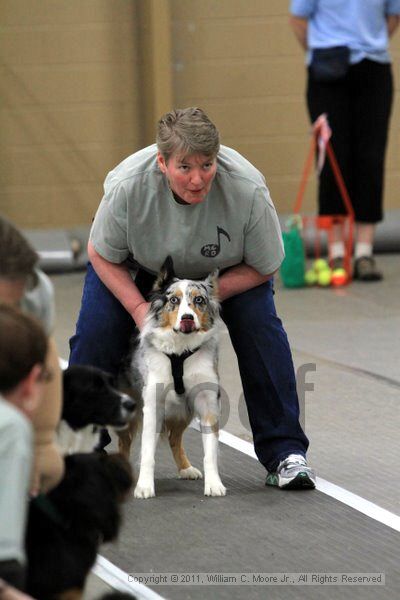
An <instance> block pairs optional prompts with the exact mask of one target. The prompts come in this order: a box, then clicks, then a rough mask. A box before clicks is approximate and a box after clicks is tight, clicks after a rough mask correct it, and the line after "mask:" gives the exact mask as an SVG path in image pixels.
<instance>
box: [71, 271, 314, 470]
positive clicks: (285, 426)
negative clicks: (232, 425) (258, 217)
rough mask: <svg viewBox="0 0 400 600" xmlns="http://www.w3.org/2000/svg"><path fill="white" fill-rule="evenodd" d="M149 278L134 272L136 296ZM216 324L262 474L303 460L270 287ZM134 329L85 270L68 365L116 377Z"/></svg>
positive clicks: (235, 302) (233, 306)
mask: <svg viewBox="0 0 400 600" xmlns="http://www.w3.org/2000/svg"><path fill="white" fill-rule="evenodd" d="M152 282H153V278H152V277H151V276H149V275H148V274H146V273H144V272H140V273H139V275H138V277H137V279H136V284H137V286H138V288H139V289H140V291H141V292H142V294H144V295H145V294H146V293H147V292H148V291H150V289H151V286H152ZM221 314H222V318H223V320H224V322H225V324H226V326H227V328H228V331H229V335H230V338H231V341H232V345H233V348H234V350H235V353H236V356H237V359H238V364H239V370H240V377H241V380H242V385H243V391H244V397H245V400H246V404H247V410H248V413H249V420H250V425H251V428H252V432H253V439H254V447H255V451H256V454H257V457H258V459H259V461H260V462H261V463H262V464H263V465H264V466H265V467H266V469H267V470H268V471H273V470H275V468H276V467H277V465H278V462H279V461H280V460H282V459H283V458H285V457H286V456H287V455H288V454H291V453H295V454H302V455H303V456H304V455H305V453H306V451H307V448H308V439H307V437H306V436H305V434H304V432H303V430H302V428H301V426H300V423H299V403H298V398H297V392H296V379H295V373H294V368H293V362H292V356H291V352H290V347H289V343H288V340H287V336H286V333H285V331H284V329H283V326H282V322H281V320H280V319H279V318H278V316H277V314H276V310H275V304H274V299H273V284H272V282H271V281H268V282H267V283H264V284H262V285H260V286H258V287H256V288H253V289H251V290H248V291H247V292H244V293H242V294H238V295H237V296H233V297H232V298H229V299H228V300H225V302H223V303H222V313H221ZM134 329H135V325H134V322H133V321H132V318H131V316H130V315H129V314H128V313H127V311H126V310H125V309H124V308H123V306H122V305H121V304H120V302H119V301H118V300H117V299H116V298H115V297H114V296H113V294H112V293H111V292H110V291H109V290H108V289H107V288H106V286H105V285H104V284H103V283H102V282H101V281H100V279H99V278H98V276H97V274H96V272H95V271H94V269H93V267H92V266H91V265H90V264H89V265H88V270H87V274H86V279H85V284H84V289H83V296H82V305H81V310H80V314H79V318H78V322H77V325H76V333H75V335H74V336H73V337H72V338H71V339H70V348H71V355H70V360H69V363H70V364H90V365H95V366H97V367H100V368H102V369H104V370H106V371H109V372H111V373H112V374H114V375H115V374H116V373H117V371H118V369H119V367H120V365H121V362H122V360H123V358H124V357H125V356H126V354H127V353H128V351H129V341H130V339H131V337H132V334H133V332H134Z"/></svg>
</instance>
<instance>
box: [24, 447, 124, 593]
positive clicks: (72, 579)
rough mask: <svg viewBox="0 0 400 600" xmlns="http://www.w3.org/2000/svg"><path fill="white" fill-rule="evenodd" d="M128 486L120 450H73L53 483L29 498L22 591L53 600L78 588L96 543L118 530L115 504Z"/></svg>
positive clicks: (118, 511) (117, 503) (118, 503)
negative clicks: (115, 452) (24, 586)
mask: <svg viewBox="0 0 400 600" xmlns="http://www.w3.org/2000/svg"><path fill="white" fill-rule="evenodd" d="M131 485H132V473H131V467H130V465H129V463H128V461H126V460H125V459H124V458H123V457H122V456H121V455H104V454H94V453H93V454H73V455H70V456H67V457H66V458H65V475H64V478H63V479H62V481H61V482H60V483H59V485H58V486H57V487H55V488H54V489H53V490H51V491H50V492H49V493H48V494H46V495H44V496H38V497H37V498H33V499H32V500H31V502H30V506H29V515H28V523H27V531H26V554H27V591H28V593H29V594H30V595H31V596H32V597H34V598H40V600H54V599H55V598H59V597H60V594H61V593H63V592H66V591H67V590H71V589H75V590H76V589H79V590H82V589H83V587H84V583H85V579H86V577H87V575H88V573H89V571H90V569H91V568H92V566H93V565H94V563H95V560H96V555H97V552H98V548H99V545H100V543H101V542H102V541H111V540H113V539H115V538H116V536H117V535H118V530H119V526H120V521H121V513H120V504H121V502H122V501H123V500H124V499H125V497H126V495H127V494H128V491H129V490H130V488H131Z"/></svg>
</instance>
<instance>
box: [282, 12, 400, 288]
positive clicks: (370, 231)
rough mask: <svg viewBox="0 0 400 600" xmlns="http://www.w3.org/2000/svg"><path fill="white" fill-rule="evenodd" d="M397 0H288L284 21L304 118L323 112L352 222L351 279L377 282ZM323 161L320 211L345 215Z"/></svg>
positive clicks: (335, 260)
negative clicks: (299, 72) (299, 55)
mask: <svg viewBox="0 0 400 600" xmlns="http://www.w3.org/2000/svg"><path fill="white" fill-rule="evenodd" d="M399 19H400V0H374V1H373V2H369V1H368V2H366V1H364V0H292V1H291V17H290V25H291V27H292V29H293V31H294V34H295V36H296V38H297V39H298V41H299V42H300V44H301V46H302V47H303V48H304V50H306V52H307V54H306V62H307V66H308V78H307V94H306V95H307V106H308V111H309V115H310V118H311V121H312V122H314V121H315V120H316V119H317V118H318V116H319V115H321V114H322V113H327V115H328V120H329V124H330V126H331V128H332V139H331V142H332V147H333V150H334V152H335V154H336V157H337V160H338V163H339V166H340V168H341V171H342V173H343V177H344V180H345V183H346V186H347V189H348V191H349V195H350V199H351V201H352V204H353V208H354V212H355V221H356V240H355V241H356V243H355V261H354V273H353V277H354V279H358V280H360V281H379V280H381V279H382V273H381V272H380V271H379V270H378V269H377V267H376V263H375V259H374V257H373V243H374V236H375V228H376V224H377V223H378V222H379V221H381V220H382V218H383V210H382V205H383V179H384V159H385V151H386V145H387V137H388V127H389V119H390V112H391V107H392V99H393V80H392V69H391V59H390V55H389V52H388V44H389V38H390V36H391V35H393V33H394V32H395V30H396V29H397V27H398V24H399ZM344 212H345V207H344V206H343V201H342V199H341V196H340V193H339V190H338V188H337V185H336V181H335V178H334V175H333V172H332V170H331V167H330V164H328V162H326V163H325V165H324V167H323V169H322V171H321V174H320V180H319V213H320V214H321V215H324V214H344ZM329 255H330V259H331V262H332V265H331V266H332V267H333V268H337V267H341V266H343V257H344V242H343V238H342V231H341V226H340V225H337V226H336V227H335V228H334V232H333V241H332V242H331V244H330V248H329Z"/></svg>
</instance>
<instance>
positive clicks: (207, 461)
mask: <svg viewBox="0 0 400 600" xmlns="http://www.w3.org/2000/svg"><path fill="white" fill-rule="evenodd" d="M196 408H197V413H198V415H199V417H200V426H201V435H202V439H203V448H204V495H205V496H225V494H226V488H225V486H224V484H223V483H222V481H221V478H220V476H219V473H218V432H219V423H218V417H219V403H218V399H217V397H216V396H215V397H214V394H213V393H211V395H210V393H207V392H202V393H201V394H199V395H198V397H197V398H196Z"/></svg>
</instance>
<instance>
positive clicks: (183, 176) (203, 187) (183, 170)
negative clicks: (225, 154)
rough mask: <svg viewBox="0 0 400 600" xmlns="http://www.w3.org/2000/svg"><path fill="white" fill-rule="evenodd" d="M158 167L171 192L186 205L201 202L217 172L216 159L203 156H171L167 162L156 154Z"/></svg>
mask: <svg viewBox="0 0 400 600" xmlns="http://www.w3.org/2000/svg"><path fill="white" fill-rule="evenodd" d="M157 160H158V165H159V167H160V169H161V171H162V173H164V175H165V176H166V177H167V179H168V181H169V185H170V187H171V190H172V191H173V192H174V194H176V196H178V197H179V198H180V199H181V200H183V201H184V202H185V203H186V204H199V203H200V202H203V201H204V200H205V198H206V196H207V194H208V193H209V191H210V189H211V184H212V182H213V179H214V177H215V174H216V172H217V159H216V158H209V157H207V156H204V155H203V154H191V155H190V156H181V155H176V154H173V155H172V156H171V157H170V159H169V160H168V162H166V161H165V159H164V157H163V156H162V155H161V154H160V153H158V154H157Z"/></svg>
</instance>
